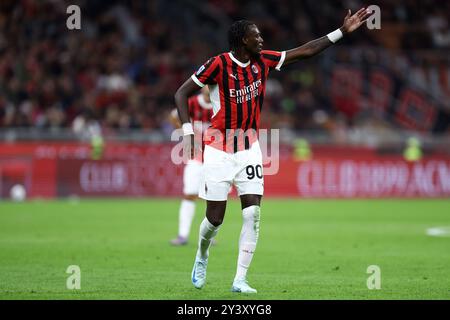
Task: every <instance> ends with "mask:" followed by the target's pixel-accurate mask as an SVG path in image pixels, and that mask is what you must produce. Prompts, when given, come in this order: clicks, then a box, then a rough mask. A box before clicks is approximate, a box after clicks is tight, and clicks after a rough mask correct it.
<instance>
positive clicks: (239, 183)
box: [199, 142, 264, 201]
mask: <svg viewBox="0 0 450 320" xmlns="http://www.w3.org/2000/svg"><path fill="white" fill-rule="evenodd" d="M233 185H234V186H235V187H236V191H237V194H238V196H241V195H244V194H257V195H263V193H264V173H263V166H262V153H261V149H260V147H259V143H258V142H255V143H253V145H252V146H251V148H250V149H249V150H243V151H239V152H236V153H226V152H224V151H222V150H218V149H215V148H213V147H210V146H206V147H205V151H204V162H203V181H202V183H201V184H200V190H199V196H200V198H202V199H205V200H210V201H225V200H227V198H228V193H229V192H230V190H231V187H232V186H233Z"/></svg>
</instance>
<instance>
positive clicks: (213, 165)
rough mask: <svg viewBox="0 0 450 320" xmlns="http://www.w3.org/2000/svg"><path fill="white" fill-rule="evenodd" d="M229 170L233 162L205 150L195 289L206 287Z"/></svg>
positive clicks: (228, 184) (218, 153)
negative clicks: (204, 213) (204, 201)
mask: <svg viewBox="0 0 450 320" xmlns="http://www.w3.org/2000/svg"><path fill="white" fill-rule="evenodd" d="M232 166H233V163H232V162H230V161H227V160H224V154H223V152H222V151H219V150H216V149H213V148H211V147H205V153H204V164H203V181H202V183H201V185H200V192H199V196H200V198H202V199H205V200H206V216H205V218H204V219H203V221H202V223H201V224H200V231H199V241H198V248H197V252H196V256H195V263H194V268H193V270H192V283H193V284H194V286H195V287H196V288H198V289H200V288H202V287H203V286H204V285H205V282H206V268H207V265H208V257H209V247H210V245H211V242H212V241H213V240H214V237H215V236H216V235H217V232H218V231H219V229H220V226H221V224H222V221H223V218H224V216H225V209H226V203H227V202H226V200H227V198H228V192H229V191H230V188H231V176H230V172H232V171H233V170H232V169H233V168H232Z"/></svg>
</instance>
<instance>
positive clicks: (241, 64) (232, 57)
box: [228, 52, 250, 68]
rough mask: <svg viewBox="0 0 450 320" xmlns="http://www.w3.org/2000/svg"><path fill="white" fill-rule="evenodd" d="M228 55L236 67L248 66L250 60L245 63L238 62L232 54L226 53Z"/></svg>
mask: <svg viewBox="0 0 450 320" xmlns="http://www.w3.org/2000/svg"><path fill="white" fill-rule="evenodd" d="M228 55H229V56H230V58H231V60H233V61H234V62H236V63H237V65H238V66H239V67H242V68H245V67H247V66H248V65H249V64H250V60H248V61H247V62H246V63H242V62H240V61H239V60H238V59H236V58H235V57H234V56H233V54H232V53H231V52H228Z"/></svg>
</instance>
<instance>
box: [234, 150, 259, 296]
mask: <svg viewBox="0 0 450 320" xmlns="http://www.w3.org/2000/svg"><path fill="white" fill-rule="evenodd" d="M248 152H249V161H248V162H247V163H246V164H245V166H244V167H243V169H242V170H241V172H240V173H239V174H238V175H237V177H236V179H235V185H236V188H237V191H238V195H239V196H240V198H241V207H242V229H241V234H240V238H239V254H238V261H237V269H236V275H235V277H234V280H233V285H232V288H231V290H232V291H233V292H242V293H256V289H253V288H251V287H250V286H249V285H248V283H247V271H248V269H249V267H250V264H251V262H252V259H253V255H254V252H255V250H256V245H257V242H258V238H259V222H260V214H261V209H260V205H261V198H262V195H263V192H264V187H263V186H264V180H263V174H262V156H261V154H260V150H259V145H257V146H255V150H248Z"/></svg>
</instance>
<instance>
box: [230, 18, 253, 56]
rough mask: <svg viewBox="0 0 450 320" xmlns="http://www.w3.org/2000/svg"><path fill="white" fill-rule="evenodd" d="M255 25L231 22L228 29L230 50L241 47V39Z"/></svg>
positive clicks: (240, 21) (247, 22)
mask: <svg viewBox="0 0 450 320" xmlns="http://www.w3.org/2000/svg"><path fill="white" fill-rule="evenodd" d="M254 25H255V23H254V22H252V21H249V20H239V21H236V22H233V24H232V25H231V26H230V29H228V44H229V46H230V49H232V50H233V49H237V48H239V47H240V46H242V38H243V37H244V36H245V33H246V32H247V30H248V28H249V27H250V26H254Z"/></svg>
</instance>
